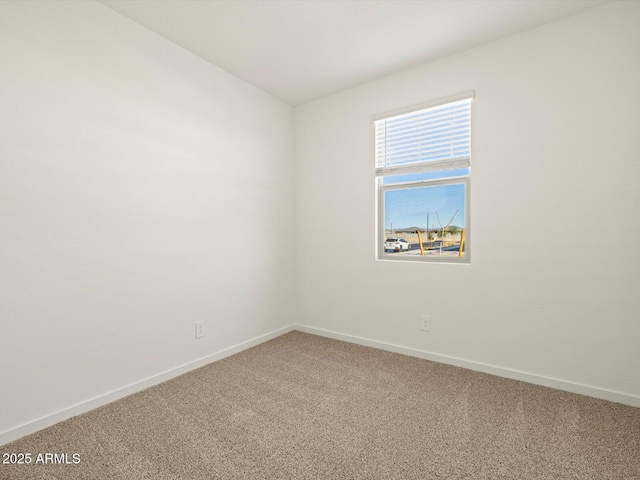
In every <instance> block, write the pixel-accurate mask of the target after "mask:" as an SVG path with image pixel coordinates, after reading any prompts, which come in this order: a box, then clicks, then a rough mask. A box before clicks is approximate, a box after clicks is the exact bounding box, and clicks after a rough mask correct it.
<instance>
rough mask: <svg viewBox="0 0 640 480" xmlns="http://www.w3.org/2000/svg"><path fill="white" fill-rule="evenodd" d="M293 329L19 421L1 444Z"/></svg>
mask: <svg viewBox="0 0 640 480" xmlns="http://www.w3.org/2000/svg"><path fill="white" fill-rule="evenodd" d="M293 329H294V326H293V325H289V326H287V327H284V328H280V329H278V330H275V331H273V332H270V333H267V334H264V335H260V336H259V337H255V338H252V339H251V340H247V341H246V342H242V343H239V344H237V345H233V346H232V347H229V348H225V349H224V350H220V351H218V352H215V353H212V354H210V355H207V356H205V357H202V358H199V359H197V360H194V361H192V362H188V363H185V364H182V365H180V366H178V367H175V368H171V369H169V370H165V371H164V372H161V373H158V374H156V375H152V376H151V377H147V378H145V379H142V380H140V381H138V382H134V383H130V384H129V385H125V386H124V387H120V388H118V389H116V390H112V391H110V392H107V393H104V394H102V395H98V396H96V397H93V398H90V399H89V400H85V401H83V402H80V403H76V404H75V405H72V406H70V407H67V408H63V409H62V410H58V411H57V412H54V413H51V414H49V415H45V416H42V417H40V418H37V419H35V420H32V421H30V422H27V423H23V424H22V425H18V426H17V427H13V428H10V429H8V430H4V431H3V432H0V445H5V444H7V443H9V442H13V441H15V440H18V439H19V438H22V437H24V436H25V435H29V434H32V433H35V432H37V431H39V430H42V429H44V428H47V427H51V426H52V425H55V424H56V423H59V422H62V421H63V420H67V419H69V418H71V417H75V416H77V415H80V414H82V413H85V412H88V411H89V410H93V409H95V408H98V407H101V406H103V405H106V404H108V403H111V402H115V401H116V400H120V399H121V398H124V397H126V396H128V395H131V394H133V393H136V392H139V391H141V390H144V389H146V388H149V387H153V386H154V385H158V384H160V383H162V382H166V381H167V380H171V379H172V378H175V377H178V376H180V375H182V374H185V373H187V372H190V371H191V370H195V369H196V368H200V367H203V366H205V365H207V364H209V363H212V362H215V361H217V360H222V359H223V358H225V357H229V356H231V355H234V354H236V353H239V352H241V351H243V350H246V349H248V348H251V347H255V346H256V345H259V344H261V343H264V342H266V341H268V340H271V339H273V338H276V337H279V336H280V335H283V334H285V333H288V332H290V331H291V330H293Z"/></svg>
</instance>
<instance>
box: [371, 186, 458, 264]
mask: <svg viewBox="0 0 640 480" xmlns="http://www.w3.org/2000/svg"><path fill="white" fill-rule="evenodd" d="M465 214H466V212H465V184H464V183H455V184H451V185H435V186H424V187H412V188H402V189H396V190H387V191H385V192H384V229H385V245H384V249H385V252H387V253H392V254H394V255H403V256H424V257H435V256H437V257H464V255H465V253H464V252H465V247H464V242H463V231H464V225H465ZM399 238H403V239H405V240H407V242H408V248H407V245H406V244H402V245H400V244H399V242H391V241H388V242H387V241H386V240H391V239H399ZM420 242H422V246H423V250H422V251H421V250H420ZM461 243H462V247H461Z"/></svg>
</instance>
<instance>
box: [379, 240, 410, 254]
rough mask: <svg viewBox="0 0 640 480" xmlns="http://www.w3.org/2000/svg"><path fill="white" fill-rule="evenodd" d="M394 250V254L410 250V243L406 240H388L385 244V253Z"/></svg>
mask: <svg viewBox="0 0 640 480" xmlns="http://www.w3.org/2000/svg"><path fill="white" fill-rule="evenodd" d="M388 250H393V251H394V252H402V251H403V250H404V251H407V250H409V242H407V241H406V240H405V239H404V238H387V241H386V242H384V251H385V252H386V251H388Z"/></svg>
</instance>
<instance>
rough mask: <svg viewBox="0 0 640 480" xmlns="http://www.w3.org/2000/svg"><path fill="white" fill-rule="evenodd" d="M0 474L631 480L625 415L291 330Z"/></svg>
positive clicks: (634, 436)
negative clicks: (76, 459)
mask: <svg viewBox="0 0 640 480" xmlns="http://www.w3.org/2000/svg"><path fill="white" fill-rule="evenodd" d="M0 452H31V453H32V454H36V453H45V452H56V453H68V454H69V455H70V456H69V459H70V460H71V454H72V453H78V454H79V455H80V463H79V464H77V465H73V464H71V465H55V466H52V465H47V464H44V465H43V464H35V463H31V464H30V465H18V466H7V465H0V478H2V479H61V480H62V479H64V480H74V479H105V480H106V479H123V480H124V479H126V480H129V479H150V480H161V479H251V480H254V479H255V480H258V479H323V480H325V479H326V480H328V479H372V480H375V479H398V480H409V479H419V480H427V479H518V480H527V479H552V480H558V479H580V480H586V479H640V409H638V408H633V407H628V406H624V405H620V404H616V403H611V402H607V401H603V400H596V399H593V398H589V397H583V396H580V395H574V394H571V393H566V392H561V391H556V390H552V389H549V388H544V387H539V386H534V385H529V384H526V383H522V382H518V381H514V380H507V379H504V378H499V377H494V376H491V375H485V374H481V373H477V372H472V371H469V370H464V369H461V368H456V367H451V366H446V365H441V364H437V363H432V362H428V361H425V360H420V359H416V358H411V357H406V356H403V355H398V354H394V353H388V352H383V351H380V350H375V349H372V348H367V347H362V346H358V345H353V344H349V343H345V342H340V341H336V340H330V339H326V338H322V337H317V336H314V335H308V334H304V333H300V332H291V333H289V334H287V335H283V336H281V337H279V338H276V339H274V340H271V341H269V342H266V343H264V344H262V345H259V346H257V347H254V348H252V349H250V350H246V351H244V352H242V353H239V354H237V355H234V356H232V357H228V358H226V359H224V360H221V361H219V362H216V363H213V364H210V365H208V366H206V367H203V368H200V369H198V370H195V371H193V372H190V373H188V374H186V375H183V376H181V377H178V378H176V379H174V380H171V381H169V382H166V383H163V384H161V385H158V386H156V387H153V388H150V389H148V390H145V391H143V392H140V393H138V394H135V395H132V396H129V397H127V398H124V399H122V400H120V401H118V402H114V403H112V404H109V405H107V406H105V407H102V408H99V409H97V410H94V411H91V412H89V413H87V414H84V415H81V416H78V417H75V418H72V419H70V420H67V421H65V422H62V423H60V424H58V425H55V426H53V427H51V428H48V429H46V430H43V431H41V432H38V433H36V434H34V435H30V436H28V437H25V438H23V439H21V440H19V441H17V442H14V443H12V444H9V445H5V446H2V447H0Z"/></svg>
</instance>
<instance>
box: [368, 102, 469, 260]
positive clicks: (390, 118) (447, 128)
mask: <svg viewBox="0 0 640 480" xmlns="http://www.w3.org/2000/svg"><path fill="white" fill-rule="evenodd" d="M473 96H474V94H473V92H468V93H465V94H461V95H457V96H455V97H450V98H447V99H443V100H440V101H437V102H432V103H431V104H429V105H422V106H419V107H415V108H412V109H408V110H404V111H401V112H394V113H390V114H385V115H382V116H379V117H378V118H376V119H375V136H376V138H375V158H376V189H377V214H378V215H377V219H378V222H377V230H378V232H377V238H378V241H377V252H378V253H377V257H378V258H379V259H384V260H414V261H425V262H455V263H468V262H469V259H470V232H469V225H470V221H469V176H470V174H471V101H472V99H473Z"/></svg>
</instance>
